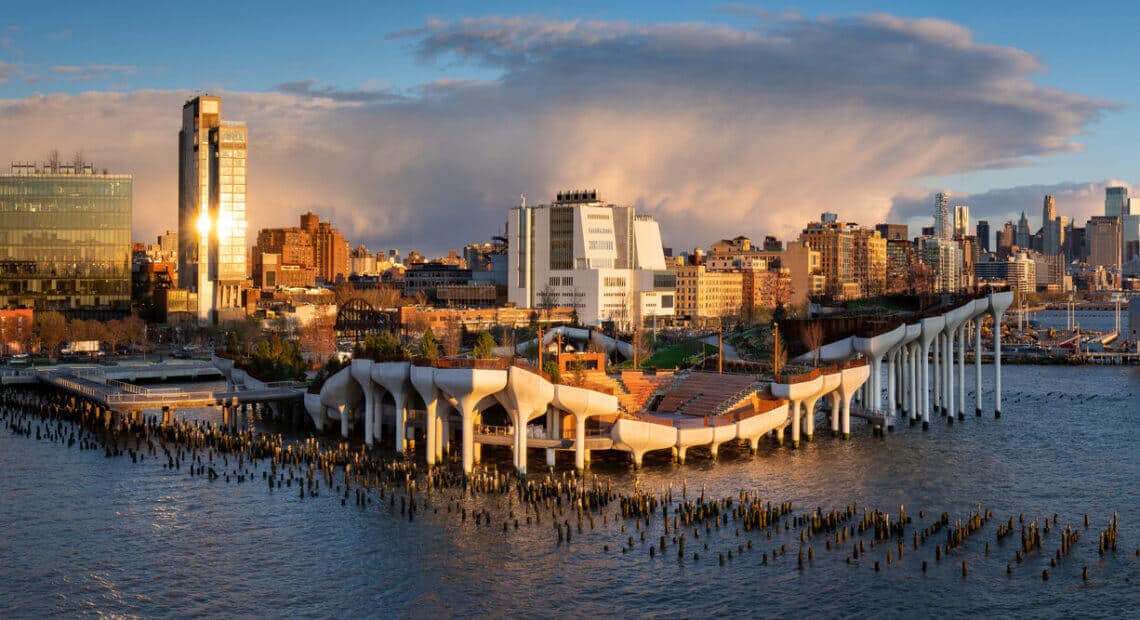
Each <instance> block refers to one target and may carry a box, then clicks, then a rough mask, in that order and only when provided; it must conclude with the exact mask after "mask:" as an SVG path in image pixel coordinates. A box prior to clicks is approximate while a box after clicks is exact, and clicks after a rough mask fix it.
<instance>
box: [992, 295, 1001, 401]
mask: <svg viewBox="0 0 1140 620" xmlns="http://www.w3.org/2000/svg"><path fill="white" fill-rule="evenodd" d="M993 319H994V417H995V418H1000V417H1001V314H997V313H995V314H993Z"/></svg>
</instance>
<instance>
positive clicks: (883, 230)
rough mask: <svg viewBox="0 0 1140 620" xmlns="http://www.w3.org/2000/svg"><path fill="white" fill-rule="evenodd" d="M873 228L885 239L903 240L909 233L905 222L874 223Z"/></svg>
mask: <svg viewBox="0 0 1140 620" xmlns="http://www.w3.org/2000/svg"><path fill="white" fill-rule="evenodd" d="M875 230H877V231H879V236H880V237H882V238H883V239H886V240H887V241H905V240H907V236H908V235H909V234H910V231H909V230H908V229H907V225H906V224H876V225H875Z"/></svg>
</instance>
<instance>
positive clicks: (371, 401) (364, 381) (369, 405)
mask: <svg viewBox="0 0 1140 620" xmlns="http://www.w3.org/2000/svg"><path fill="white" fill-rule="evenodd" d="M350 368H351V369H352V370H351V373H352V378H353V379H356V382H357V383H359V384H360V390H361V391H362V392H364V443H365V445H367V446H368V447H370V448H371V447H372V439H373V436H374V432H375V431H374V429H373V426H374V425H375V423H376V417H377V414H376V411H377V409H378V408H379V406H380V390H379V389H378V388H377V387H376V384H375V383H373V382H372V375H371V370H372V360H368V359H354V360H352V365H351V366H350Z"/></svg>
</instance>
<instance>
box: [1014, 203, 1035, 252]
mask: <svg viewBox="0 0 1140 620" xmlns="http://www.w3.org/2000/svg"><path fill="white" fill-rule="evenodd" d="M1032 237H1033V233H1031V232H1029V218H1027V217H1025V211H1022V212H1021V219H1020V220H1018V221H1017V239H1016V240H1015V243H1016V244H1017V247H1019V248H1021V249H1023V250H1028V249H1029V248H1030V243H1031V239H1032Z"/></svg>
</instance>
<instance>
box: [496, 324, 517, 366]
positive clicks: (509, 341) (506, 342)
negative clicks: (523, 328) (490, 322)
mask: <svg viewBox="0 0 1140 620" xmlns="http://www.w3.org/2000/svg"><path fill="white" fill-rule="evenodd" d="M499 328H500V331H499V346H500V347H501V348H502V349H503V350H504V352H505V353H504V357H506V358H514V356H515V328H514V327H513V326H511V325H500V326H499Z"/></svg>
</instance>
